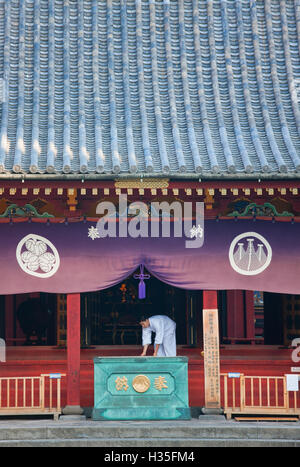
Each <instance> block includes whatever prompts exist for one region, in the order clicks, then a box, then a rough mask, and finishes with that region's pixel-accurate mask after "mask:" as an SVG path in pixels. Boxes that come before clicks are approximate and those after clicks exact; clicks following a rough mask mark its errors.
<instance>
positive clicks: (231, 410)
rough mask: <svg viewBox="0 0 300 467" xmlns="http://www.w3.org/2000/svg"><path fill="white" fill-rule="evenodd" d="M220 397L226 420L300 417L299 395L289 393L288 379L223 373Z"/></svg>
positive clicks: (296, 392)
mask: <svg viewBox="0 0 300 467" xmlns="http://www.w3.org/2000/svg"><path fill="white" fill-rule="evenodd" d="M221 394H222V406H223V408H224V413H225V414H226V416H227V418H231V416H232V415H233V414H249V415H250V414H253V415H296V416H298V417H300V391H287V382H286V377H285V376H245V375H244V374H243V373H228V374H224V373H222V374H221Z"/></svg>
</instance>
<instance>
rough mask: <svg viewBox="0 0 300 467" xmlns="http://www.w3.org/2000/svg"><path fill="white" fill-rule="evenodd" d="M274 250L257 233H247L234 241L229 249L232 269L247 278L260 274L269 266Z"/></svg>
mask: <svg viewBox="0 0 300 467" xmlns="http://www.w3.org/2000/svg"><path fill="white" fill-rule="evenodd" d="M271 259H272V248H271V246H270V244H269V242H268V241H267V240H266V239H265V238H264V237H263V236H262V235H260V234H258V233H256V232H245V233H243V234H240V235H238V236H237V237H235V238H234V239H233V241H232V242H231V245H230V248H229V261H230V264H231V267H232V268H233V269H234V270H235V271H236V272H238V273H239V274H243V275H245V276H255V275H256V274H260V273H261V272H263V271H264V270H265V269H267V267H268V266H269V264H270V262H271Z"/></svg>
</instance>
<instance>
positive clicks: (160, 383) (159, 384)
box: [154, 376, 168, 391]
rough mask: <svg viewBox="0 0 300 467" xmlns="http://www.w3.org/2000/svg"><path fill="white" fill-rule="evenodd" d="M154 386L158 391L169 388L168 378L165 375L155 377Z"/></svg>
mask: <svg viewBox="0 0 300 467" xmlns="http://www.w3.org/2000/svg"><path fill="white" fill-rule="evenodd" d="M154 386H155V388H156V389H158V391H161V390H162V389H168V385H167V381H166V378H165V377H164V376H159V377H158V378H155V382H154Z"/></svg>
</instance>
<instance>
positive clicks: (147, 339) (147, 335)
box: [142, 328, 152, 345]
mask: <svg viewBox="0 0 300 467" xmlns="http://www.w3.org/2000/svg"><path fill="white" fill-rule="evenodd" d="M142 339H143V345H149V344H151V340H152V330H151V329H150V328H143V333H142Z"/></svg>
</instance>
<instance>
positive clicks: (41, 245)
mask: <svg viewBox="0 0 300 467" xmlns="http://www.w3.org/2000/svg"><path fill="white" fill-rule="evenodd" d="M16 257H17V261H18V264H19V266H20V267H21V269H22V270H23V271H24V272H26V273H27V274H30V275H31V276H35V277H40V278H43V279H46V278H49V277H51V276H53V275H54V274H55V273H56V272H57V270H58V268H59V265H60V258H59V254H58V251H57V249H56V248H55V246H54V245H53V244H52V243H51V242H50V241H49V240H48V239H47V238H45V237H41V236H39V235H35V234H29V235H27V236H26V237H24V238H23V239H22V240H21V241H20V242H19V244H18V246H17V250H16Z"/></svg>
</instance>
